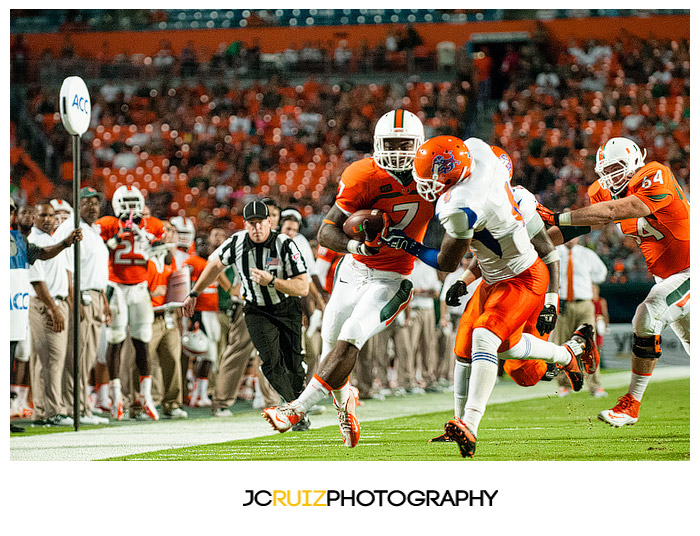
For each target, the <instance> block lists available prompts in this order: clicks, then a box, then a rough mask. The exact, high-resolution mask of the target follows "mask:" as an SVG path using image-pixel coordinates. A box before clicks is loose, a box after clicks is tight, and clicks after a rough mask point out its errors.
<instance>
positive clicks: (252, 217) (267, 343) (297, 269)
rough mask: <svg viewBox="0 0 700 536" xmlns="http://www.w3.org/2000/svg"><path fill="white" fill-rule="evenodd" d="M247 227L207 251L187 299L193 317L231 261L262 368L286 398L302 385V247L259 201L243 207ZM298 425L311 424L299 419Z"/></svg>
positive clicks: (304, 276) (306, 288)
mask: <svg viewBox="0 0 700 536" xmlns="http://www.w3.org/2000/svg"><path fill="white" fill-rule="evenodd" d="M243 219H244V227H245V228H244V230H242V231H238V232H236V233H234V234H233V235H232V236H231V237H230V238H228V239H227V240H226V241H225V242H224V243H223V244H221V246H219V248H218V249H217V250H216V251H214V253H212V254H211V255H210V256H209V259H208V260H207V265H206V267H205V268H204V271H203V272H202V274H201V275H200V277H199V279H198V280H197V282H196V283H195V284H194V286H193V287H192V292H191V293H190V295H189V296H188V297H187V299H186V300H185V302H184V304H183V313H184V314H185V316H192V314H193V313H194V307H195V303H196V300H197V296H198V295H199V293H200V292H202V291H203V290H204V289H206V288H207V287H208V286H209V285H210V284H211V283H212V282H213V281H214V280H216V278H217V277H218V275H219V274H220V273H221V272H223V271H224V270H225V269H226V267H227V266H230V265H233V266H234V268H235V270H236V274H237V275H238V276H239V278H240V281H241V290H242V295H243V298H244V299H245V306H244V309H243V312H244V314H245V322H246V325H247V326H248V332H249V333H250V338H251V340H252V341H253V345H254V346H255V348H256V349H257V351H258V353H259V354H260V359H261V361H262V367H261V369H262V372H263V374H265V377H266V378H267V380H268V381H269V382H270V385H272V387H273V388H274V389H275V390H276V391H277V392H278V393H279V394H280V396H281V397H282V398H284V400H285V401H286V402H291V401H292V400H294V399H296V398H297V396H299V394H300V393H301V392H302V391H303V390H304V384H305V376H306V373H305V370H304V366H303V362H304V354H303V351H302V345H301V340H302V331H301V326H302V314H301V297H303V296H306V295H307V294H308V293H309V277H308V274H307V269H306V265H305V263H304V259H303V256H302V255H301V253H300V251H299V248H298V247H297V245H296V244H295V243H294V241H293V240H292V239H291V238H289V237H288V236H287V235H285V234H281V233H279V232H278V231H273V230H272V222H271V220H270V212H269V209H268V207H267V205H265V203H263V202H261V201H251V202H250V203H248V204H247V205H246V206H245V207H244V208H243ZM297 427H298V428H297V429H298V430H306V429H308V421H306V422H304V421H300V422H299V423H298V424H297Z"/></svg>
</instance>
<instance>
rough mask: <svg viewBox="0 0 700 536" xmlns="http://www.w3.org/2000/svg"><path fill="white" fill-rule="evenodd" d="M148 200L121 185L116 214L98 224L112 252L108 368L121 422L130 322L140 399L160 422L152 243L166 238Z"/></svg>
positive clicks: (115, 199) (116, 194) (114, 411)
mask: <svg viewBox="0 0 700 536" xmlns="http://www.w3.org/2000/svg"><path fill="white" fill-rule="evenodd" d="M145 204H146V203H145V200H144V198H143V194H141V192H140V191H139V190H138V188H134V187H133V186H121V187H119V188H117V191H116V192H114V196H113V197H112V208H113V209H114V214H115V216H103V217H102V218H100V219H99V220H97V222H95V223H96V224H97V225H98V226H99V228H100V235H101V236H102V239H103V240H104V241H105V242H106V243H107V247H108V248H109V250H110V253H109V285H108V286H107V297H108V298H109V308H110V310H111V311H112V322H111V323H110V324H109V326H107V343H108V346H107V366H108V368H109V377H110V380H109V387H110V389H109V390H110V397H111V399H112V407H111V416H112V418H113V419H116V420H121V419H123V418H124V410H123V403H122V396H121V382H120V380H119V365H120V354H121V349H122V345H123V343H124V341H125V340H126V335H127V331H126V328H127V325H128V327H129V335H130V336H131V342H132V343H133V345H134V350H135V353H136V367H137V369H138V372H139V384H140V385H139V393H138V395H137V397H136V398H137V402H138V403H139V405H140V406H141V408H142V409H143V413H144V415H145V416H146V417H148V418H151V419H153V420H158V412H157V411H156V408H155V405H154V404H153V399H152V398H151V385H152V377H151V370H150V364H149V359H148V343H149V342H150V340H151V336H152V334H153V320H154V316H153V306H152V304H151V296H150V292H149V290H148V264H147V263H148V256H149V251H150V249H151V245H152V243H155V242H156V241H159V240H160V239H161V238H162V237H163V232H164V228H163V222H162V221H160V220H159V219H157V218H153V217H145V216H144V210H145Z"/></svg>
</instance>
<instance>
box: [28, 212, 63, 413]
mask: <svg viewBox="0 0 700 536" xmlns="http://www.w3.org/2000/svg"><path fill="white" fill-rule="evenodd" d="M55 220H56V213H55V211H54V208H53V207H52V206H51V203H49V202H45V203H40V204H39V205H37V207H36V216H35V219H34V227H33V228H32V232H31V233H29V236H28V237H27V241H28V242H31V243H34V244H35V245H37V246H39V247H47V246H52V245H55V244H57V243H58V242H59V241H57V240H56V239H55V238H54V237H53V236H51V232H52V230H53V227H54V223H55ZM29 281H30V283H31V285H32V288H31V289H30V292H29V296H30V305H29V325H30V331H31V334H32V335H31V336H32V351H33V353H32V355H31V357H30V362H31V370H32V373H33V374H32V385H33V386H34V395H35V396H34V420H36V421H43V422H45V423H46V424H50V425H54V426H73V424H74V421H73V419H72V418H71V417H70V416H68V414H69V413H70V412H71V411H72V410H71V408H70V405H69V404H66V397H65V396H64V378H63V374H64V371H65V368H66V357H67V354H68V350H69V348H68V342H69V341H68V338H69V333H70V317H71V315H70V297H71V292H72V289H71V271H70V268H69V266H68V262H67V259H66V256H65V255H63V254H60V255H58V256H56V257H54V258H53V259H50V260H46V261H37V262H35V263H34V264H33V265H32V266H31V268H30V269H29Z"/></svg>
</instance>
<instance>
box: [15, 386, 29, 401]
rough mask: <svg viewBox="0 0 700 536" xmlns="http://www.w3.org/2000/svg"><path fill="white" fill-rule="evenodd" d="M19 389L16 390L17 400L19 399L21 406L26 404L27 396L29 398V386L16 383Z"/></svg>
mask: <svg viewBox="0 0 700 536" xmlns="http://www.w3.org/2000/svg"><path fill="white" fill-rule="evenodd" d="M17 387H19V390H18V391H17V400H19V402H20V404H22V405H23V406H28V405H29V403H28V398H29V386H28V385H18V386H17Z"/></svg>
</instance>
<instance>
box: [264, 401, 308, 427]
mask: <svg viewBox="0 0 700 536" xmlns="http://www.w3.org/2000/svg"><path fill="white" fill-rule="evenodd" d="M262 416H263V417H264V418H265V420H266V421H267V422H269V423H270V424H271V425H272V427H273V428H274V429H275V430H277V431H278V432H279V433H280V434H281V433H284V432H286V431H287V430H289V429H290V428H291V427H292V426H294V425H295V424H297V423H298V422H299V421H300V420H301V419H303V418H304V414H303V413H299V412H297V410H296V409H295V408H293V407H292V406H291V404H284V405H283V406H279V407H276V408H275V407H273V408H265V409H264V410H263V411H262Z"/></svg>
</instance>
